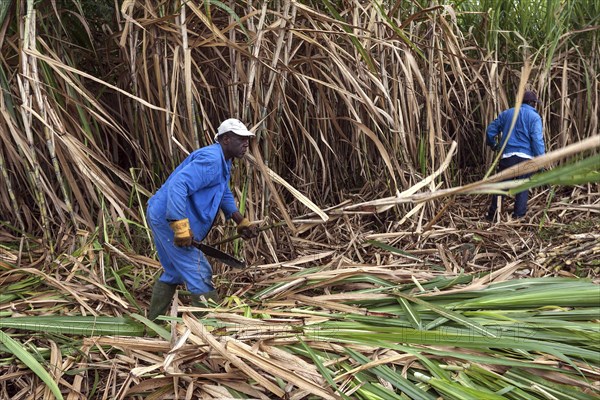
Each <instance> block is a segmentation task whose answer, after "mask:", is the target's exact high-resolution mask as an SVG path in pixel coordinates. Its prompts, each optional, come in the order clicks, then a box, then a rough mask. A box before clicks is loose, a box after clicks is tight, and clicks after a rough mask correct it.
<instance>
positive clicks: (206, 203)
mask: <svg viewBox="0 0 600 400" xmlns="http://www.w3.org/2000/svg"><path fill="white" fill-rule="evenodd" d="M230 176H231V160H229V161H226V160H225V157H224V155H223V150H222V148H221V145H220V144H219V143H215V144H213V145H210V146H206V147H203V148H200V149H198V150H196V151H194V152H193V153H191V154H190V155H189V156H188V157H187V158H186V159H185V160H183V162H182V163H181V164H179V166H178V167H177V168H176V169H175V171H173V172H172V173H171V175H170V176H169V178H168V179H167V180H166V181H165V183H164V184H163V185H162V186H161V187H160V189H158V191H157V192H156V193H155V194H154V196H152V197H151V198H150V200H149V201H148V217H151V218H153V220H155V221H161V222H162V221H164V224H165V225H167V224H168V223H169V221H176V220H180V219H184V218H188V219H189V221H190V228H191V229H192V232H193V233H194V237H195V238H196V239H198V240H202V239H204V238H205V237H206V235H207V234H208V231H210V228H211V227H212V224H213V221H214V220H215V217H216V216H217V213H218V212H219V209H221V210H223V212H224V213H225V218H227V219H229V218H231V215H232V214H233V213H234V212H236V211H238V209H237V206H236V205H235V200H234V198H233V194H232V193H231V190H230V189H229V178H230Z"/></svg>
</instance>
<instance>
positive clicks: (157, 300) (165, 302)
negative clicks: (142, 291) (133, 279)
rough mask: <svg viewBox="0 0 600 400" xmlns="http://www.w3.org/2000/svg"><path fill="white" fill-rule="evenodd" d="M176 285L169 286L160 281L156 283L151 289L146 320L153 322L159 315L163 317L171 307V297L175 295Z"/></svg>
mask: <svg viewBox="0 0 600 400" xmlns="http://www.w3.org/2000/svg"><path fill="white" fill-rule="evenodd" d="M175 290H177V285H169V284H168V283H164V282H161V281H156V283H155V284H154V288H153V289H152V299H151V300H150V308H149V309H148V319H149V320H150V321H154V320H155V319H156V318H157V317H158V316H159V315H163V314H164V313H165V312H166V311H167V308H169V306H170V305H171V300H173V295H175Z"/></svg>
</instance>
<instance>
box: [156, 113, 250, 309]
mask: <svg viewBox="0 0 600 400" xmlns="http://www.w3.org/2000/svg"><path fill="white" fill-rule="evenodd" d="M254 136H255V135H254V133H252V132H250V131H249V130H248V129H247V128H246V126H245V125H244V124H243V123H242V122H240V121H239V120H237V119H234V118H231V119H227V120H225V121H223V123H221V125H220V126H219V128H218V131H217V135H216V136H215V141H216V143H215V144H212V145H210V146H206V147H203V148H201V149H198V150H196V151H194V152H193V153H191V154H190V155H189V156H188V157H187V158H186V159H185V160H183V162H182V163H181V164H180V165H179V166H178V167H177V168H176V169H175V171H173V172H172V173H171V175H170V176H169V178H168V179H167V180H166V182H165V183H164V184H163V185H162V186H161V187H160V189H158V191H157V192H156V193H155V194H154V195H153V196H152V197H151V198H150V200H149V201H148V211H147V220H148V224H149V226H150V229H151V230H152V234H153V236H154V243H155V244H156V249H157V252H158V258H159V260H160V263H161V265H162V267H163V272H162V274H161V276H160V278H159V279H158V281H157V282H156V284H155V285H154V288H153V291H152V299H151V301H150V308H149V310H148V318H149V319H150V320H154V319H156V318H157V317H158V316H159V315H162V314H164V313H165V312H166V310H167V308H168V307H169V305H170V304H171V300H172V299H173V296H174V294H175V290H176V289H177V286H178V285H180V284H185V285H186V287H187V290H188V291H189V292H190V293H191V295H190V296H191V299H192V305H194V306H205V305H206V302H207V301H208V300H209V299H212V300H214V301H215V302H218V301H219V297H218V295H217V292H216V290H215V288H214V287H213V285H212V268H211V266H210V264H209V263H208V261H207V260H206V258H205V257H204V255H203V254H202V252H201V251H200V250H199V249H197V248H196V247H192V241H193V240H194V239H196V240H198V241H201V240H203V239H204V238H205V237H206V235H207V234H208V232H209V231H210V229H211V227H212V225H213V222H214V220H215V218H216V216H217V213H218V212H219V209H220V210H222V211H223V213H224V214H225V218H226V219H230V218H232V219H233V220H234V221H235V223H236V224H237V232H238V233H239V234H241V235H242V237H243V238H245V239H249V238H252V237H256V235H257V231H256V228H255V227H253V226H251V224H250V221H248V219H247V218H244V216H242V214H240V212H239V211H238V208H237V206H236V204H235V201H234V198H233V194H232V193H231V190H230V189H229V178H230V171H231V162H232V160H233V159H234V158H242V157H243V156H244V154H245V153H246V151H247V150H248V145H249V141H250V138H253V137H254Z"/></svg>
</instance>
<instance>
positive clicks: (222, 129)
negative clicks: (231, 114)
mask: <svg viewBox="0 0 600 400" xmlns="http://www.w3.org/2000/svg"><path fill="white" fill-rule="evenodd" d="M227 132H233V133H235V134H236V135H239V136H251V137H254V136H256V135H255V134H254V133H253V132H250V131H249V130H248V128H246V125H244V124H243V123H242V122H241V121H240V120H239V119H235V118H229V119H226V120H225V121H223V122H221V125H219V129H217V134H216V135H215V140H218V139H217V138H218V137H219V136H221V135H222V134H224V133H227Z"/></svg>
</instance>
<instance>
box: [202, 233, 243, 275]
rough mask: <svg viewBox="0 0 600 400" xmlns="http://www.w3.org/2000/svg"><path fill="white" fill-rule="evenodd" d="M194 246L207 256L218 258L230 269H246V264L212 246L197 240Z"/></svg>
mask: <svg viewBox="0 0 600 400" xmlns="http://www.w3.org/2000/svg"><path fill="white" fill-rule="evenodd" d="M192 244H193V245H194V247H197V248H198V249H199V250H200V251H201V252H203V253H204V254H206V255H207V256H209V257H213V258H216V259H218V260H219V261H221V262H222V263H223V264H226V265H229V266H230V267H234V268H246V263H245V262H244V261H241V260H238V259H237V258H235V257H233V256H230V255H229V254H227V253H223V252H222V251H221V250H219V249H215V248H214V247H212V246H209V245H207V244H204V243H200V242H198V241H197V240H194V241H193V242H192Z"/></svg>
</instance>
